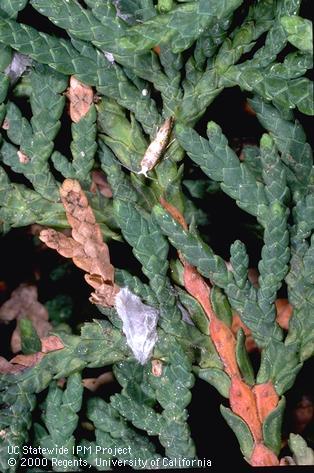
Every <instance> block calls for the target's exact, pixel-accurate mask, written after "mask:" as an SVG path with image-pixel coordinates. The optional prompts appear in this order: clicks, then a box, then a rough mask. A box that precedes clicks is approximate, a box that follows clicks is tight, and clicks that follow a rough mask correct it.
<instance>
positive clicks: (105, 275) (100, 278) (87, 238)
mask: <svg viewBox="0 0 314 473" xmlns="http://www.w3.org/2000/svg"><path fill="white" fill-rule="evenodd" d="M60 196H61V200H62V203H63V206H64V208H65V211H66V216H67V219H68V222H69V224H70V225H71V227H72V237H66V236H65V235H63V234H62V233H60V232H57V231H55V230H52V229H48V230H43V231H42V232H41V233H40V236H39V238H40V239H41V240H42V241H43V242H45V243H46V245H47V246H49V247H50V248H53V249H55V250H57V251H58V253H60V254H61V255H63V256H65V257H67V258H72V259H73V262H74V264H75V265H76V266H78V267H79V268H81V269H83V270H84V271H85V272H86V273H87V274H86V275H85V279H86V281H87V282H88V284H90V285H91V286H92V287H93V288H94V289H95V292H94V293H93V294H92V296H91V301H92V302H93V303H94V304H99V305H103V306H113V305H114V298H115V295H116V294H117V292H118V291H119V287H118V286H116V285H115V284H114V267H113V266H112V264H111V263H110V256H109V249H108V246H107V245H106V244H105V243H104V241H103V238H102V233H101V230H100V227H99V225H98V224H97V222H96V220H95V216H94V213H93V211H92V209H91V207H90V206H89V203H88V200H87V198H86V195H85V194H84V192H83V190H82V188H81V186H80V184H79V182H78V181H75V180H73V179H66V180H65V181H64V182H63V184H62V186H61V188H60Z"/></svg>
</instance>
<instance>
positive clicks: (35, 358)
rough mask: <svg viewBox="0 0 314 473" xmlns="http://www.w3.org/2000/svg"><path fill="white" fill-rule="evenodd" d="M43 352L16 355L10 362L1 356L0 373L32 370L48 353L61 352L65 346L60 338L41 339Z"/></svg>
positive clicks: (52, 336)
mask: <svg viewBox="0 0 314 473" xmlns="http://www.w3.org/2000/svg"><path fill="white" fill-rule="evenodd" d="M41 345H42V351H38V352H36V353H32V354H30V355H22V354H20V355H16V356H15V357H14V358H12V359H11V360H10V361H8V360H6V359H5V358H3V357H2V356H0V373H1V374H5V373H11V374H12V373H18V372H20V371H23V370H24V369H26V368H31V367H32V366H35V365H37V364H38V363H40V362H41V360H42V359H43V357H44V356H45V355H46V353H48V352H50V351H55V350H61V349H62V348H64V345H63V343H62V341H61V340H60V338H59V337H57V336H56V335H51V336H50V337H44V338H42V339H41Z"/></svg>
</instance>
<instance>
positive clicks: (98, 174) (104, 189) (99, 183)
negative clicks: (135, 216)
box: [90, 169, 112, 198]
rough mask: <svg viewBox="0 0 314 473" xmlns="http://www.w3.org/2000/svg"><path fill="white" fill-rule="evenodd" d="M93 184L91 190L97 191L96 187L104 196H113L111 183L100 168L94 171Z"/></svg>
mask: <svg viewBox="0 0 314 473" xmlns="http://www.w3.org/2000/svg"><path fill="white" fill-rule="evenodd" d="M91 174H92V184H91V188H90V191H91V192H93V193H95V192H96V189H98V190H99V192H100V193H101V194H102V195H103V196H104V197H108V198H111V197H112V190H111V187H110V184H109V183H108V182H107V179H106V176H105V174H104V173H103V172H102V171H100V170H99V169H94V170H93V171H92V173H91Z"/></svg>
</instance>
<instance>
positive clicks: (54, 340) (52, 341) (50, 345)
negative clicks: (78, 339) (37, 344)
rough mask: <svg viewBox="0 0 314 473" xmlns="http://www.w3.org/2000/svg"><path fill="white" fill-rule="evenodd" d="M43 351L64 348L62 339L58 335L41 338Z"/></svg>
mask: <svg viewBox="0 0 314 473" xmlns="http://www.w3.org/2000/svg"><path fill="white" fill-rule="evenodd" d="M40 341H41V351H42V352H43V353H48V352H50V351H55V350H62V348H64V345H63V342H62V340H61V339H60V338H59V337H57V336H56V335H50V336H49V337H44V338H41V340H40Z"/></svg>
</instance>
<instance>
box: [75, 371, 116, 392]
mask: <svg viewBox="0 0 314 473" xmlns="http://www.w3.org/2000/svg"><path fill="white" fill-rule="evenodd" d="M113 381H114V376H113V373H112V371H107V372H106V373H102V374H101V375H99V376H98V377H97V378H84V379H83V380H82V384H83V386H84V387H85V388H86V389H88V390H89V391H92V392H94V391H97V389H99V388H100V387H101V386H103V385H104V384H108V383H112V382H113Z"/></svg>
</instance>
